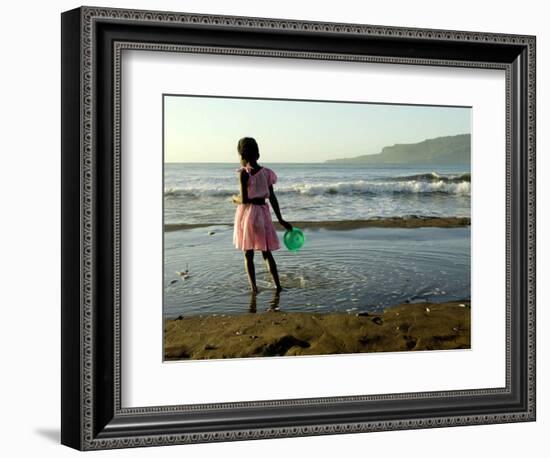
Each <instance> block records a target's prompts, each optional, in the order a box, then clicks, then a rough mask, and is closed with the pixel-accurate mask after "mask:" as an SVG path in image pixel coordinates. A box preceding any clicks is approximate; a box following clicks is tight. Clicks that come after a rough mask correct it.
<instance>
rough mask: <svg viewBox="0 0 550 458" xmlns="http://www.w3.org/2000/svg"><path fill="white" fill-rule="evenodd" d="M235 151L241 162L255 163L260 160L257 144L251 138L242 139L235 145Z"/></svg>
mask: <svg viewBox="0 0 550 458" xmlns="http://www.w3.org/2000/svg"><path fill="white" fill-rule="evenodd" d="M237 151H238V152H239V154H240V155H241V159H242V161H243V162H246V163H250V162H256V161H257V160H258V159H259V158H260V149H259V148H258V143H256V140H254V139H253V138H252V137H243V138H241V139H240V140H239V143H237Z"/></svg>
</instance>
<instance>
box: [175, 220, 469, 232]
mask: <svg viewBox="0 0 550 458" xmlns="http://www.w3.org/2000/svg"><path fill="white" fill-rule="evenodd" d="M273 223H274V224H275V227H276V229H277V230H282V229H283V227H282V226H281V225H280V224H279V223H278V222H275V221H274V222H273ZM470 224H471V219H470V217H468V216H463V217H458V216H445V217H440V216H433V217H431V216H409V217H401V216H392V217H381V218H370V219H364V220H340V221H293V222H292V225H293V226H296V227H299V228H300V229H327V230H333V231H344V230H351V229H362V228H368V227H386V228H406V229H413V228H420V227H441V228H455V227H466V226H470ZM212 226H233V223H196V224H185V223H166V224H165V225H164V231H165V232H174V231H180V230H188V229H197V228H204V227H212Z"/></svg>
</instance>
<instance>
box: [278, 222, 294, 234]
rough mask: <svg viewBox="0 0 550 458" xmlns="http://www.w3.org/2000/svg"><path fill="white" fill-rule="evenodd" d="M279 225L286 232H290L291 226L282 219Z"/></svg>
mask: <svg viewBox="0 0 550 458" xmlns="http://www.w3.org/2000/svg"><path fill="white" fill-rule="evenodd" d="M279 222H280V223H281V226H283V227H284V228H285V229H286V230H287V231H291V230H292V224H290V223H287V222H286V221H285V220H284V219H282V220H281V221H279Z"/></svg>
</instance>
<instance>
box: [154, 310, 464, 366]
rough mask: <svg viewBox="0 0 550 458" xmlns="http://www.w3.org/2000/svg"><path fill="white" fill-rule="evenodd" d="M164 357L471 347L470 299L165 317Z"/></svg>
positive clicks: (279, 354) (258, 355)
mask: <svg viewBox="0 0 550 458" xmlns="http://www.w3.org/2000/svg"><path fill="white" fill-rule="evenodd" d="M164 325H165V328H164V359H165V360H166V361H175V360H198V359H224V358H247V357H266V356H291V355H330V354H344V353H370V352H396V351H419V350H452V349H468V348H470V302H468V301H460V302H444V303H438V304H434V303H429V302H425V303H417V304H400V305H396V306H392V307H388V308H386V309H385V310H384V311H382V312H379V313H371V312H362V313H357V314H353V313H308V312H283V311H272V312H264V313H249V314H239V315H216V316H212V315H209V316H190V317H185V316H179V317H177V318H175V319H166V320H165V321H164Z"/></svg>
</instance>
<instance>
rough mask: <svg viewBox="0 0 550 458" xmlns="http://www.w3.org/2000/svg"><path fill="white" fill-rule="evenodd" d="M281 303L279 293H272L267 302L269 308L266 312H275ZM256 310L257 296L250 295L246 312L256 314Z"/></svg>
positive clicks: (255, 294)
mask: <svg viewBox="0 0 550 458" xmlns="http://www.w3.org/2000/svg"><path fill="white" fill-rule="evenodd" d="M280 302H281V293H280V292H278V291H273V296H272V297H271V300H270V301H269V307H268V308H267V311H268V312H277V311H279V310H280V308H279V303H280ZM257 310H258V294H257V293H252V292H251V293H250V302H249V304H248V312H249V313H256V312H257Z"/></svg>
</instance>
